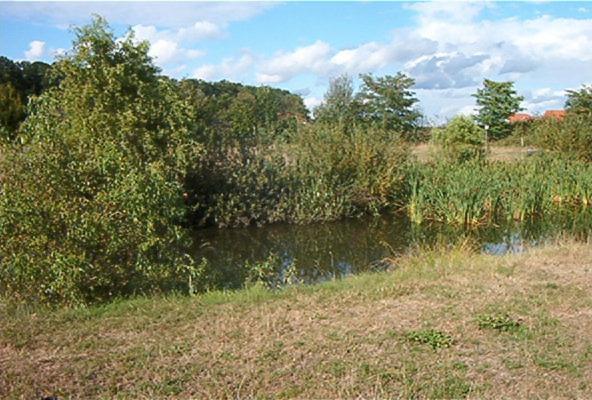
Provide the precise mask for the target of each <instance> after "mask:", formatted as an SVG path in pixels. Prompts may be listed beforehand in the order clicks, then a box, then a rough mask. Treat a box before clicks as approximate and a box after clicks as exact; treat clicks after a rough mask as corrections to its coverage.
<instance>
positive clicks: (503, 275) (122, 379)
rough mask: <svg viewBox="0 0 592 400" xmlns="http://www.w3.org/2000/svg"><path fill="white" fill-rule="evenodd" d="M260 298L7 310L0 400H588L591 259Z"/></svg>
mask: <svg viewBox="0 0 592 400" xmlns="http://www.w3.org/2000/svg"><path fill="white" fill-rule="evenodd" d="M393 262H394V265H396V267H395V268H394V270H393V271H391V272H386V273H376V274H367V275H361V276H357V277H352V278H348V279H344V280H341V281H335V282H328V283H325V284H321V285H316V286H302V287H292V288H288V289H284V290H281V291H276V292H272V291H268V290H266V289H264V288H262V287H260V286H254V287H251V288H249V289H246V290H242V291H237V292H226V293H224V292H211V293H207V294H204V295H199V296H195V297H183V296H167V297H160V298H155V297H152V298H137V299H133V300H122V301H118V302H114V303H111V304H108V305H104V306H96V307H90V308H86V309H76V310H64V309H62V310H55V311H48V310H41V309H28V310H23V309H20V310H14V309H9V308H8V307H6V306H5V307H4V308H2V309H0V313H2V314H0V318H1V320H0V365H1V366H2V367H1V368H0V398H26V399H34V398H40V397H41V396H50V395H52V396H58V397H59V398H60V399H62V398H84V399H89V398H140V399H153V398H180V399H186V398H359V397H363V398H387V397H403V398H411V397H421V398H428V397H429V398H463V397H469V398H518V397H520V398H541V397H545V398H591V397H592V248H590V246H589V245H585V244H577V243H571V242H570V243H563V244H556V245H551V246H548V247H544V248H541V249H534V250H531V251H529V252H527V253H525V254H522V255H509V256H504V257H494V256H487V255H479V254H475V253H472V252H470V251H468V250H465V249H462V248H458V249H452V250H446V251H431V250H424V251H422V252H417V253H415V254H409V255H406V256H403V257H401V258H400V259H396V260H393Z"/></svg>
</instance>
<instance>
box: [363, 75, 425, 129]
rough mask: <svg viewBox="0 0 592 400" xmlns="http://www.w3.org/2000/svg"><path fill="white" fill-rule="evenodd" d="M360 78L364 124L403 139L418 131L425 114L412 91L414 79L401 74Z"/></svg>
mask: <svg viewBox="0 0 592 400" xmlns="http://www.w3.org/2000/svg"><path fill="white" fill-rule="evenodd" d="M360 78H361V79H362V87H361V90H360V93H358V95H357V96H356V100H357V103H358V107H359V111H360V113H359V116H360V118H361V119H362V120H363V121H366V122H370V123H372V124H376V125H378V126H379V127H380V128H382V129H385V130H394V131H397V132H399V133H401V134H403V136H407V135H408V134H410V133H412V132H413V131H415V129H417V127H418V124H419V121H420V119H421V113H420V112H419V111H418V110H417V108H416V107H415V105H416V103H417V102H418V101H419V100H418V99H417V98H415V93H414V92H413V91H412V90H411V87H413V85H414V84H415V81H414V80H413V79H412V78H410V77H408V76H407V75H405V74H402V73H400V72H399V73H397V75H395V76H391V75H386V76H383V77H380V78H375V77H373V76H372V75H370V74H363V75H360Z"/></svg>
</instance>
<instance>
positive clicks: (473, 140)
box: [433, 116, 485, 162]
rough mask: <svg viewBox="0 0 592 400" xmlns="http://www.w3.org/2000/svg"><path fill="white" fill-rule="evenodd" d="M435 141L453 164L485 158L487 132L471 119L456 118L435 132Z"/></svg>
mask: <svg viewBox="0 0 592 400" xmlns="http://www.w3.org/2000/svg"><path fill="white" fill-rule="evenodd" d="M433 140H434V142H435V143H436V144H439V145H440V146H442V150H443V154H444V157H445V158H446V159H448V160H450V161H452V162H463V161H469V160H481V159H483V157H484V156H485V131H484V130H483V129H482V128H481V127H479V126H478V125H477V124H476V123H475V122H474V121H473V119H472V118H471V117H465V116H458V117H454V118H453V119H452V121H450V122H449V123H448V124H447V125H446V126H445V127H444V128H440V129H435V130H434V133H433Z"/></svg>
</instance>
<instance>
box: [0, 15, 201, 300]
mask: <svg viewBox="0 0 592 400" xmlns="http://www.w3.org/2000/svg"><path fill="white" fill-rule="evenodd" d="M54 69H55V71H56V73H59V74H60V76H61V78H62V80H61V84H60V85H59V86H58V87H53V88H50V89H48V90H46V91H45V92H44V93H43V94H41V96H39V97H38V98H36V99H35V100H34V101H33V104H32V105H31V113H30V115H29V117H28V118H27V120H26V122H25V123H24V124H23V127H22V135H23V142H24V143H23V144H16V143H14V144H12V145H10V146H5V147H4V148H3V149H2V150H3V153H4V154H3V157H2V160H1V161H0V162H2V165H1V166H0V169H1V170H2V172H3V177H2V191H1V193H0V227H1V229H0V254H1V255H2V256H1V257H0V289H1V290H3V291H4V292H5V293H18V294H19V295H20V296H27V297H29V300H31V301H34V300H37V301H42V302H53V301H59V302H65V303H80V302H86V301H88V300H96V299H102V298H108V297H111V296H113V295H114V294H117V293H122V292H126V293H130V292H142V291H146V290H154V289H155V288H161V287H163V286H166V285H170V284H172V282H177V283H178V282H179V280H181V282H183V280H185V281H186V278H187V274H186V270H185V269H184V268H185V266H187V265H191V264H190V263H188V262H187V261H186V260H185V259H184V258H183V254H184V252H185V249H186V247H185V246H186V245H188V243H189V242H188V241H187V238H186V236H185V234H184V233H183V230H182V229H181V228H180V226H179V224H180V223H181V222H182V221H183V218H184V215H185V208H184V204H183V195H182V194H183V181H184V177H185V175H186V173H187V168H188V167H189V166H190V165H194V164H196V162H197V161H196V160H197V155H198V154H197V152H198V151H199V147H198V146H196V145H195V144H193V143H192V140H191V136H190V133H191V132H190V127H191V124H190V113H189V109H188V105H187V104H186V103H185V102H184V101H183V100H182V99H181V98H180V96H179V95H178V93H177V91H176V90H175V87H174V85H173V84H172V83H171V82H170V81H168V80H166V79H162V78H161V77H159V76H158V68H156V67H155V66H154V65H153V63H152V61H151V59H150V57H149V56H148V45H147V43H140V44H135V43H134V40H133V39H132V38H131V37H129V36H128V37H127V38H125V39H124V40H116V38H115V37H114V35H113V33H112V32H111V31H110V30H109V28H108V26H107V24H106V22H105V21H104V20H103V19H101V18H96V19H94V21H93V23H92V24H90V25H88V26H85V27H82V28H80V29H78V30H77V31H76V40H75V41H74V45H73V50H72V52H71V54H70V55H69V56H67V57H65V58H64V59H62V60H60V61H58V62H57V63H56V64H55V65H54Z"/></svg>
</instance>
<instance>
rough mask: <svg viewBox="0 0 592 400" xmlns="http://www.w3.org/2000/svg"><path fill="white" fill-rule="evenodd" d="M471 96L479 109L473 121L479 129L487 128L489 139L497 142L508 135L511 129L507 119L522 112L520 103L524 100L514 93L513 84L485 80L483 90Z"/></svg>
mask: <svg viewBox="0 0 592 400" xmlns="http://www.w3.org/2000/svg"><path fill="white" fill-rule="evenodd" d="M473 96H474V97H475V98H476V99H477V105H478V106H480V107H481V108H480V109H479V112H478V114H477V116H476V118H475V119H476V121H477V123H478V124H479V125H480V126H481V127H483V128H485V127H488V135H489V139H490V140H498V139H502V138H504V137H506V136H508V135H510V133H512V127H511V125H510V123H509V121H508V119H509V118H510V116H511V115H512V114H515V113H517V112H518V111H520V110H522V108H521V107H520V103H521V102H522V100H524V97H522V96H518V94H517V93H516V90H515V89H514V82H495V81H491V80H489V79H485V80H484V81H483V88H481V89H478V90H477V93H475V94H474V95H473Z"/></svg>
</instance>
